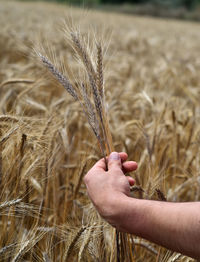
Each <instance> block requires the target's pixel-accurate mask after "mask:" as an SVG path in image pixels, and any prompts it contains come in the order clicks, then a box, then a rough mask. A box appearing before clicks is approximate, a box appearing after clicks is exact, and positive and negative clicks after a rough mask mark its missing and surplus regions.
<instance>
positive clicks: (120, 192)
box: [84, 152, 137, 226]
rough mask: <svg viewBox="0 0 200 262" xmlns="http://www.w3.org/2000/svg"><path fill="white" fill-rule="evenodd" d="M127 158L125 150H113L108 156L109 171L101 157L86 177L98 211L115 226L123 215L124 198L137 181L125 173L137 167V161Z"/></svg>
mask: <svg viewBox="0 0 200 262" xmlns="http://www.w3.org/2000/svg"><path fill="white" fill-rule="evenodd" d="M127 158H128V155H127V154H126V153H124V152H122V153H117V152H113V153H111V154H110V156H109V158H108V171H106V164H105V160H104V159H101V160H99V161H98V162H97V163H96V164H95V165H94V166H93V167H92V168H91V169H90V170H89V172H88V173H87V175H86V176H85V177H84V182H85V184H86V186H87V191H88V195H89V197H90V199H91V200H92V202H93V204H94V206H95V207H96V209H97V211H98V212H99V214H100V215H101V216H102V217H103V218H104V219H106V220H107V221H108V222H109V223H110V224H112V225H114V226H115V225H116V224H117V221H116V220H117V219H118V215H119V214H120V215H121V204H122V202H123V200H124V199H125V198H127V197H129V196H130V185H131V186H132V185H134V182H135V181H134V179H133V178H132V177H130V176H125V175H124V174H125V173H127V172H131V171H134V170H136V169H137V163H136V162H133V161H126V160H127ZM120 203H121V204H120ZM122 205H123V204H122Z"/></svg>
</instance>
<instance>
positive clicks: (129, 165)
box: [122, 161, 138, 173]
mask: <svg viewBox="0 0 200 262" xmlns="http://www.w3.org/2000/svg"><path fill="white" fill-rule="evenodd" d="M137 167H138V165H137V163H136V162H134V161H127V162H124V163H123V164H122V170H123V172H124V173H128V172H132V171H135V170H136V169H137Z"/></svg>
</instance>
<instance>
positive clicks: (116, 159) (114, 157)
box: [108, 152, 122, 170]
mask: <svg viewBox="0 0 200 262" xmlns="http://www.w3.org/2000/svg"><path fill="white" fill-rule="evenodd" d="M112 169H122V163H121V157H120V154H119V153H117V152H112V153H111V154H110V155H109V157H108V170H112Z"/></svg>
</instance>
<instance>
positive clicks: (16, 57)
mask: <svg viewBox="0 0 200 262" xmlns="http://www.w3.org/2000/svg"><path fill="white" fill-rule="evenodd" d="M63 21H64V22H63ZM68 23H71V28H79V30H80V32H81V34H82V36H83V39H85V42H86V44H87V41H88V44H87V47H88V52H90V55H91V57H92V58H94V59H95V50H94V44H95V42H96V41H97V39H98V40H99V41H101V43H102V47H103V75H104V87H105V101H106V102H105V103H106V104H105V108H106V111H107V114H108V115H109V120H110V130H111V135H112V139H113V145H114V148H115V150H116V151H125V152H127V153H128V155H129V159H130V160H135V161H137V162H138V170H137V171H136V172H134V173H133V174H131V175H132V176H133V177H134V178H135V180H136V185H135V186H134V188H133V189H132V191H133V193H132V194H133V197H138V198H145V199H155V200H160V201H166V200H167V201H174V202H183V201H199V200H200V176H199V170H200V159H199V156H200V155H199V144H200V74H199V72H200V56H199V54H200V34H199V31H200V24H198V23H192V22H180V21H175V20H174V21H173V20H163V19H162V20H160V19H153V18H148V17H137V16H125V15H120V14H114V13H104V12H97V11H86V10H82V9H78V8H72V7H68V6H63V5H57V4H53V3H52V4H47V3H40V2H37V3H34V2H17V1H1V2H0V25H1V27H0V232H1V233H0V261H12V262H15V261H45V262H53V261H61V262H64V261H69V262H71V261H84V262H86V261H87V262H90V261H96V262H108V261H109V262H113V261H116V252H115V250H116V246H115V244H114V243H115V242H114V241H113V229H112V228H111V227H110V226H109V225H108V224H106V222H104V221H103V220H102V219H101V218H100V217H99V216H98V214H97V213H96V211H95V210H94V208H93V207H92V205H91V203H90V200H89V199H88V197H87V194H86V189H85V185H84V183H83V182H82V179H83V176H84V175H85V174H86V172H87V170H89V168H90V167H91V166H92V165H93V164H94V163H95V162H96V161H97V160H98V159H99V158H101V157H102V153H101V151H100V150H99V147H98V143H97V142H96V138H95V136H94V135H93V134H92V132H91V128H90V126H89V125H88V123H87V119H86V118H85V115H84V114H83V112H82V110H81V108H80V105H79V104H78V103H77V102H76V101H74V100H73V99H72V98H71V96H70V95H69V94H68V93H67V92H66V91H65V90H64V88H63V87H62V86H61V85H60V84H59V83H58V82H57V81H56V80H55V79H53V78H52V77H51V76H50V74H49V73H48V72H47V70H45V68H44V66H43V65H42V63H41V62H40V61H38V59H37V57H36V56H35V55H34V51H33V50H38V51H40V50H42V51H43V52H44V53H45V54H47V56H48V57H50V58H51V59H52V61H53V62H54V63H55V64H56V66H57V67H58V68H60V70H62V72H65V73H67V74H68V76H69V77H70V79H72V81H74V84H75V85H76V82H78V81H80V79H82V78H84V75H83V74H82V71H83V68H82V66H81V65H80V62H79V61H78V60H77V58H76V57H75V55H74V50H73V48H72V46H71V45H70V43H69V41H68V40H69V39H68V38H67V36H66V35H67V30H66V28H67V27H68ZM63 29H64V30H63ZM191 215H192V214H191ZM129 241H130V243H131V247H130V252H131V260H130V258H128V257H126V256H124V259H123V261H125V262H129V261H131V262H132V261H135V262H140V261H141V262H144V261H147V262H150V261H152V262H153V261H156V262H161V261H166V262H167V261H168V262H172V261H194V260H193V259H190V258H188V257H185V256H183V255H181V254H176V253H173V252H171V251H169V250H166V249H164V248H162V247H159V246H157V245H155V244H153V243H150V242H148V241H146V240H144V239H140V238H138V237H136V236H129Z"/></svg>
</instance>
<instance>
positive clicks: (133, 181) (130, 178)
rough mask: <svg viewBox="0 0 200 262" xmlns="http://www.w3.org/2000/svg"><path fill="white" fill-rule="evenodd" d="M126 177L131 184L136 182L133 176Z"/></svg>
mask: <svg viewBox="0 0 200 262" xmlns="http://www.w3.org/2000/svg"><path fill="white" fill-rule="evenodd" d="M126 178H127V179H128V182H129V185H130V186H133V185H134V184H135V180H134V179H133V178H132V177H131V176H126Z"/></svg>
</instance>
